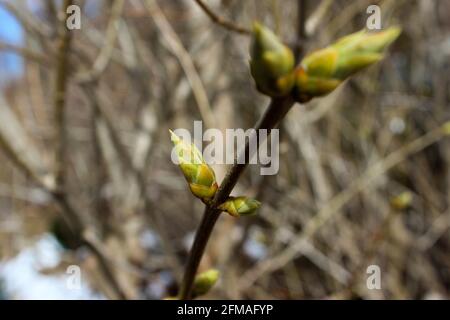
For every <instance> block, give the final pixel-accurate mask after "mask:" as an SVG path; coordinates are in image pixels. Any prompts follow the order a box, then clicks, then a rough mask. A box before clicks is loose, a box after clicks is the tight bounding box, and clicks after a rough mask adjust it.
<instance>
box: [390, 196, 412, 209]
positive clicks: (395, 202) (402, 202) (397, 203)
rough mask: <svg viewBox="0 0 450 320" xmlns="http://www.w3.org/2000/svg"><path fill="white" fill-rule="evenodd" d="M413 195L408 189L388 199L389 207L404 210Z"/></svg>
mask: <svg viewBox="0 0 450 320" xmlns="http://www.w3.org/2000/svg"><path fill="white" fill-rule="evenodd" d="M412 200H413V195H412V193H411V192H409V191H405V192H402V193H400V194H399V195H397V196H395V197H393V198H392V199H391V201H390V203H391V207H392V208H393V209H395V210H405V209H407V208H409V207H410V206H411V203H412Z"/></svg>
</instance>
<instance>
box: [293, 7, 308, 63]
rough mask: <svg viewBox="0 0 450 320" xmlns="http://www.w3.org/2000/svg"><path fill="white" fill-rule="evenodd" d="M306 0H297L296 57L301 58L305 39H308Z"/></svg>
mask: <svg viewBox="0 0 450 320" xmlns="http://www.w3.org/2000/svg"><path fill="white" fill-rule="evenodd" d="M306 8H307V1H306V0H297V45H296V46H295V57H296V59H298V58H300V56H301V55H302V53H303V50H304V47H305V45H304V43H303V41H304V40H305V39H306V32H305V24H306Z"/></svg>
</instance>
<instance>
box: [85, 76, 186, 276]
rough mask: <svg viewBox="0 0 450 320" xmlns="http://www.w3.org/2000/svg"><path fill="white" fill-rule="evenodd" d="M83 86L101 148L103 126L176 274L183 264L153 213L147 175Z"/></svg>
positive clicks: (95, 98) (88, 88) (89, 88)
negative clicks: (94, 119) (95, 118)
mask: <svg viewBox="0 0 450 320" xmlns="http://www.w3.org/2000/svg"><path fill="white" fill-rule="evenodd" d="M82 88H83V89H84V91H85V93H86V95H87V97H88V98H89V99H90V101H91V104H92V108H93V109H94V110H93V111H94V113H95V114H96V115H97V118H98V119H97V120H96V131H98V133H96V135H99V137H98V141H99V142H103V143H102V144H101V146H100V147H101V148H102V149H105V148H106V146H105V140H106V139H101V132H102V130H101V128H102V127H103V128H105V130H104V131H105V132H106V135H107V137H106V138H107V140H109V142H110V143H111V145H112V147H113V148H114V151H115V152H116V154H117V155H118V159H119V161H120V163H121V165H122V166H123V168H124V169H125V172H126V173H127V174H129V175H130V176H131V178H132V179H133V180H134V181H135V182H136V184H137V187H138V189H139V194H140V196H141V197H142V199H143V202H144V210H145V217H146V219H147V220H148V222H149V224H150V225H151V226H152V227H153V228H154V230H155V231H156V233H158V235H159V236H160V238H161V243H162V246H163V247H164V251H165V252H166V259H167V263H168V265H170V267H171V268H172V269H173V271H174V274H175V275H177V274H179V272H177V271H181V265H180V263H179V262H178V260H177V258H176V255H175V250H174V249H173V247H172V245H171V244H172V241H170V239H169V237H168V235H167V231H166V230H165V228H164V224H163V221H162V219H161V216H160V215H158V214H153V210H152V204H151V201H150V199H149V197H148V194H147V182H146V176H145V174H144V172H143V171H142V170H140V169H139V168H138V167H137V166H136V165H135V164H134V163H133V159H132V157H131V155H130V153H129V152H128V150H127V149H126V147H125V146H124V144H123V143H122V141H121V139H120V136H119V132H118V130H117V128H116V127H115V126H114V121H113V119H111V117H110V116H109V114H108V112H107V110H105V108H104V106H103V105H102V104H101V102H100V99H99V97H98V96H97V94H96V92H95V90H94V89H93V88H92V84H87V83H84V84H83V85H82ZM103 155H104V158H105V160H106V162H107V163H108V164H109V166H110V167H112V166H114V164H112V162H113V161H114V159H113V158H111V157H107V156H106V155H105V152H103ZM113 171H114V170H110V172H113Z"/></svg>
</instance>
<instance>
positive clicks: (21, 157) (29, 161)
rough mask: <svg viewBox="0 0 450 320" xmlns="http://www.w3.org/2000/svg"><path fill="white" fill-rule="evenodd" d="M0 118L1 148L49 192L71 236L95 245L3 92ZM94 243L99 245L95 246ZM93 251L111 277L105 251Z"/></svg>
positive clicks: (114, 283) (116, 290) (118, 291)
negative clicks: (8, 104) (86, 235)
mask: <svg viewBox="0 0 450 320" xmlns="http://www.w3.org/2000/svg"><path fill="white" fill-rule="evenodd" d="M0 118H1V119H2V120H3V121H4V125H2V126H0V148H2V149H3V151H4V152H5V154H6V155H7V156H8V157H9V158H10V159H11V161H12V162H13V163H14V164H15V165H16V167H17V168H18V169H19V170H21V171H22V172H23V173H24V174H26V175H27V176H29V177H30V178H32V179H33V181H35V183H37V184H38V185H39V186H40V187H41V188H42V189H44V190H45V191H46V192H47V193H48V194H50V195H51V196H52V198H53V199H54V200H55V201H56V203H57V204H58V205H59V207H60V212H61V215H62V218H63V219H64V221H65V222H66V223H67V226H68V227H69V228H70V230H71V231H72V233H73V234H74V236H78V237H80V238H81V240H82V241H83V242H84V243H85V244H86V245H87V246H88V247H90V248H91V249H92V248H93V247H94V245H93V244H92V239H93V238H92V237H93V235H92V234H90V233H89V232H90V231H89V232H88V233H89V234H90V237H89V238H85V233H86V232H87V231H86V230H87V228H86V223H85V221H84V220H83V219H82V216H81V215H80V214H79V212H77V211H76V210H75V208H74V207H73V206H72V205H71V204H70V203H69V201H68V200H67V198H66V197H65V196H63V194H62V193H61V192H59V190H58V189H57V187H56V184H55V177H54V176H53V175H52V174H51V173H50V170H48V168H46V166H45V165H44V163H42V162H40V161H41V159H42V157H41V156H40V155H39V152H38V151H37V150H36V148H35V146H34V145H33V144H32V143H30V141H29V140H28V138H27V135H26V133H25V131H24V130H23V128H22V126H21V125H20V123H19V121H18V120H17V118H16V116H15V115H14V113H12V111H11V110H10V108H9V107H8V106H7V104H6V101H5V100H4V99H3V97H2V96H0ZM13 142H14V143H13ZM97 241H98V240H96V242H97ZM95 247H97V248H98V246H95ZM93 253H94V254H95V256H96V257H97V259H98V260H99V263H100V265H101V267H102V269H103V273H104V274H105V275H106V277H107V278H108V279H109V280H111V275H112V274H114V273H113V270H110V267H109V266H110V264H109V262H108V258H107V256H106V253H105V252H104V251H102V250H98V249H97V250H93ZM109 283H110V285H111V286H113V287H114V291H113V292H114V293H115V296H116V297H117V298H124V297H125V295H124V294H123V293H122V291H121V289H120V287H119V285H118V283H117V281H116V280H111V281H109Z"/></svg>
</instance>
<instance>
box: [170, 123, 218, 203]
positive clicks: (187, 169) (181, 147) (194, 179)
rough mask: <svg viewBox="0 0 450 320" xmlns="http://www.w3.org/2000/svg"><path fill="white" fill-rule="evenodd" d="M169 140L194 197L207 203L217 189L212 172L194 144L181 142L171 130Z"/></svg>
mask: <svg viewBox="0 0 450 320" xmlns="http://www.w3.org/2000/svg"><path fill="white" fill-rule="evenodd" d="M169 131H170V134H171V139H172V142H173V144H174V145H175V152H176V154H177V156H178V160H179V164H180V168H181V171H182V172H183V174H184V177H185V178H186V180H187V182H188V184H189V188H190V189H191V191H192V193H193V194H194V196H196V197H198V198H200V199H202V200H203V201H204V202H207V201H208V200H209V199H211V198H212V197H214V195H215V194H216V191H217V189H218V185H217V182H216V175H215V173H214V170H213V169H212V168H211V167H210V166H209V165H208V164H207V163H206V162H205V160H204V159H203V157H202V155H201V153H200V151H199V150H198V149H197V147H196V146H195V145H194V144H188V143H185V142H184V141H182V140H181V139H180V138H179V137H178V136H177V135H176V134H175V133H173V132H172V131H171V130H169Z"/></svg>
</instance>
